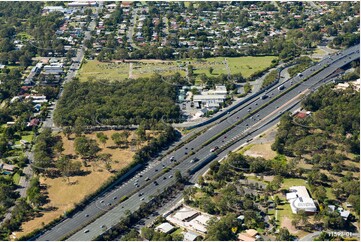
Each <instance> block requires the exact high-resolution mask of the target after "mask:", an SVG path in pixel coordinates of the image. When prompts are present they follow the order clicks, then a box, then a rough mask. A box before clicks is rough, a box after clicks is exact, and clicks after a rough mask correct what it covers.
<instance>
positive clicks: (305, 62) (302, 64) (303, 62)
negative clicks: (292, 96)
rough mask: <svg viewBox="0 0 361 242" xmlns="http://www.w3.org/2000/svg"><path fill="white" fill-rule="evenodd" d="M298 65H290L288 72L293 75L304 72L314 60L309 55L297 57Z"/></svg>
mask: <svg viewBox="0 0 361 242" xmlns="http://www.w3.org/2000/svg"><path fill="white" fill-rule="evenodd" d="M296 63H297V65H295V66H293V67H290V68H289V69H288V73H289V74H290V76H291V77H293V76H295V75H296V74H297V73H299V72H302V71H304V70H306V69H307V68H308V67H310V66H311V65H312V63H313V62H312V60H311V58H310V57H308V56H302V57H300V58H298V59H297V61H296Z"/></svg>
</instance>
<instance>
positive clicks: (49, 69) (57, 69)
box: [44, 63, 63, 74]
mask: <svg viewBox="0 0 361 242" xmlns="http://www.w3.org/2000/svg"><path fill="white" fill-rule="evenodd" d="M44 71H45V74H60V73H62V72H63V63H51V64H50V65H46V66H44Z"/></svg>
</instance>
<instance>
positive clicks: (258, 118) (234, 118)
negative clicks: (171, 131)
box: [37, 45, 359, 241]
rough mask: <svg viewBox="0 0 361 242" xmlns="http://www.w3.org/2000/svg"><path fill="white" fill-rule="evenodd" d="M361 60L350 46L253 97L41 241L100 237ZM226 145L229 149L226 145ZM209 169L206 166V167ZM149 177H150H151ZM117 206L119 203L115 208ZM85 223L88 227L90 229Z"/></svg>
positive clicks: (103, 196)
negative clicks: (180, 176)
mask: <svg viewBox="0 0 361 242" xmlns="http://www.w3.org/2000/svg"><path fill="white" fill-rule="evenodd" d="M358 58H359V45H357V46H354V47H351V48H349V49H347V50H344V51H342V52H341V54H338V55H332V56H330V57H327V58H325V59H323V60H322V61H321V62H320V63H319V64H317V65H315V66H312V67H310V68H309V69H307V70H306V71H304V72H303V73H302V76H297V77H294V78H292V79H290V80H288V81H286V82H284V83H282V84H278V85H276V86H275V87H273V88H271V89H269V90H266V91H265V92H264V93H262V94H260V95H259V96H257V97H255V98H253V99H251V100H249V101H248V102H246V103H245V104H244V105H242V106H241V107H239V108H238V109H236V110H234V111H233V112H231V113H230V114H228V117H227V118H224V119H222V121H220V122H219V123H217V124H215V125H214V126H212V127H210V128H209V129H208V130H207V131H206V132H205V133H203V134H201V135H199V136H198V137H197V138H195V139H194V140H192V141H190V142H188V143H186V144H185V145H184V146H182V147H181V148H179V149H178V150H176V151H174V152H173V153H171V154H170V155H168V156H166V157H164V159H162V160H157V161H154V162H152V163H151V165H150V166H148V168H146V169H145V170H143V171H142V172H140V173H138V174H137V175H135V176H134V177H133V178H131V179H130V180H129V181H128V182H126V183H124V184H122V185H119V186H116V187H114V189H113V190H111V191H109V192H107V193H105V194H103V195H101V196H99V197H97V198H96V199H94V200H93V202H91V203H90V204H89V205H88V206H86V207H85V208H84V209H83V210H82V211H80V212H78V213H77V214H75V215H74V216H73V217H72V218H68V219H66V220H64V221H62V222H61V223H59V224H57V225H56V226H54V227H53V228H52V229H51V230H48V231H44V233H43V234H42V235H41V236H40V237H38V238H37V240H59V239H61V238H62V237H63V236H64V235H68V234H71V233H74V232H76V231H78V232H76V233H74V234H73V235H72V236H71V237H70V238H69V240H84V241H86V240H92V239H94V238H95V237H97V236H98V235H100V234H102V233H103V232H104V231H105V230H107V229H108V228H110V227H112V226H114V225H115V224H116V223H117V222H118V221H119V219H120V218H121V217H122V216H124V214H125V211H126V210H129V211H131V212H132V211H135V210H136V209H138V208H139V206H140V204H141V203H143V202H147V201H149V200H150V199H151V196H154V195H156V194H158V193H160V192H161V191H162V190H163V189H164V188H166V187H168V186H170V185H171V184H173V183H174V182H175V179H174V172H175V171H176V170H179V171H181V172H182V174H186V173H187V171H188V170H189V169H193V168H195V167H196V166H197V165H198V164H199V163H200V162H202V161H204V160H205V159H209V161H210V160H213V159H215V158H217V159H220V158H222V157H224V156H226V155H227V154H228V152H229V151H232V150H234V149H236V148H237V147H239V146H240V145H241V144H243V143H245V142H247V141H249V140H250V139H252V138H254V137H256V136H257V135H259V134H261V133H262V132H264V131H265V130H267V129H268V128H269V127H270V126H272V125H274V124H275V123H277V122H278V118H279V116H280V115H281V114H282V113H284V112H285V111H287V110H290V108H292V107H294V108H296V107H297V105H299V102H300V99H301V97H302V95H303V94H307V93H309V92H311V91H313V90H315V89H316V88H318V87H319V86H321V85H322V84H324V81H323V80H324V79H325V78H326V77H327V76H329V75H330V74H332V73H333V72H334V71H335V70H336V69H337V68H340V67H342V66H344V65H345V64H347V63H349V62H351V61H353V60H355V59H358ZM321 69H322V70H321ZM318 70H321V71H320V72H319V73H317V74H315V75H314V76H312V77H310V78H309V79H308V80H306V81H304V79H305V78H306V77H309V76H311V74H313V73H315V72H317V71H318ZM296 83H301V84H300V85H298V86H297V87H295V88H293V89H292V90H289V91H288V92H287V93H285V91H286V90H288V89H290V87H293V86H294V85H295V84H296ZM281 85H282V86H283V89H282V90H279V89H280V88H279V87H280V86H281ZM281 93H282V94H284V95H282V96H281V97H279V98H277V99H275V100H274V101H273V102H272V103H270V104H268V105H266V106H264V107H262V108H261V109H260V110H258V111H257V112H256V113H254V114H252V117H248V118H247V119H245V120H243V121H242V122H240V123H239V124H237V125H235V123H236V122H238V121H240V120H242V119H243V117H246V116H247V115H248V114H249V113H251V112H252V111H253V110H255V109H258V108H259V107H261V106H262V105H264V104H266V103H268V102H269V101H270V99H273V98H275V97H276V96H278V95H279V94H281ZM265 94H266V95H267V98H265V99H262V98H261V97H262V96H263V95H265ZM233 125H235V126H234V127H233V128H232V129H231V130H229V131H228V132H226V133H225V134H222V135H221V136H220V137H218V138H216V139H215V140H214V141H212V142H211V143H209V144H207V145H205V143H206V142H207V141H209V140H210V139H211V138H212V137H214V136H216V135H217V134H219V133H221V132H222V131H223V130H226V129H227V128H229V127H232V126H233ZM230 143H231V144H232V145H230V146H229V147H228V146H226V145H227V144H230ZM216 146H217V147H219V150H221V151H222V152H221V153H219V154H218V155H216V154H214V153H212V152H210V150H211V149H212V148H214V147H216ZM223 147H227V148H226V149H224V148H223ZM191 152H194V153H195V154H194V155H190V153H191ZM171 157H174V160H176V161H180V164H178V165H176V166H175V167H174V168H173V169H171V170H170V171H168V172H167V173H165V174H163V173H161V172H162V169H163V168H165V167H171V166H173V165H174V161H171V160H170V158H171ZM194 158H198V159H199V161H198V162H195V163H191V162H190V160H192V159H194ZM208 164H209V163H208ZM203 169H206V167H204V168H203ZM203 169H202V170H203ZM197 174H198V173H197ZM197 174H195V175H194V176H193V177H192V179H195V177H196V176H197ZM147 178H149V181H148V179H147ZM154 181H156V182H157V184H155V183H154ZM137 186H139V187H137ZM134 192H135V194H134ZM132 194H133V195H132ZM140 194H141V195H140ZM123 196H128V197H129V199H127V200H126V201H124V202H121V203H120V204H117V205H115V204H116V203H117V201H119V199H120V198H121V197H123ZM114 205H115V207H113V206H114ZM99 216H100V217H99ZM93 220H95V221H93ZM92 221H93V222H92ZM87 224H88V225H87ZM84 225H87V226H85V227H84Z"/></svg>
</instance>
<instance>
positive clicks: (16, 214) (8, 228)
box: [0, 198, 34, 240]
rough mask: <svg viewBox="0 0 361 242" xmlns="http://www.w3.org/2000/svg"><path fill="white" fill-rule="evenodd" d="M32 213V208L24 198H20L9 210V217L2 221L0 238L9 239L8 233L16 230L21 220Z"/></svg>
mask: <svg viewBox="0 0 361 242" xmlns="http://www.w3.org/2000/svg"><path fill="white" fill-rule="evenodd" d="M33 214H34V209H33V208H32V207H31V206H30V204H29V203H28V202H27V201H26V199H25V198H20V199H18V200H17V203H16V205H15V207H14V209H13V210H12V211H11V219H8V220H6V221H4V223H3V224H2V225H1V227H0V238H1V239H2V240H9V237H8V236H9V235H10V234H11V233H12V232H13V231H17V230H18V229H19V227H20V225H21V223H22V222H23V221H25V220H26V219H28V218H30V217H31V216H32V215H33Z"/></svg>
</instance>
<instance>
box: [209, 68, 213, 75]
mask: <svg viewBox="0 0 361 242" xmlns="http://www.w3.org/2000/svg"><path fill="white" fill-rule="evenodd" d="M213 70H214V69H213V67H209V69H208V71H209V74H211V75H212V73H213Z"/></svg>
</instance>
